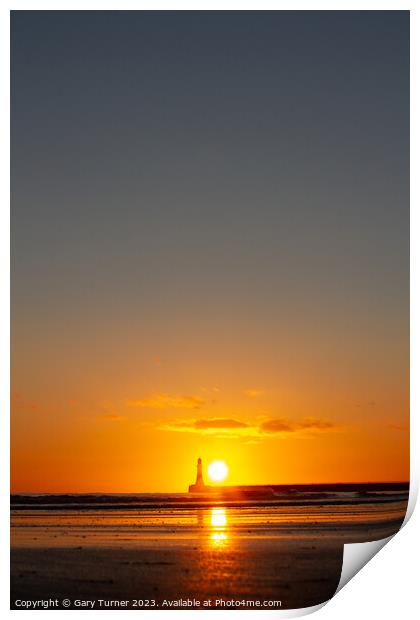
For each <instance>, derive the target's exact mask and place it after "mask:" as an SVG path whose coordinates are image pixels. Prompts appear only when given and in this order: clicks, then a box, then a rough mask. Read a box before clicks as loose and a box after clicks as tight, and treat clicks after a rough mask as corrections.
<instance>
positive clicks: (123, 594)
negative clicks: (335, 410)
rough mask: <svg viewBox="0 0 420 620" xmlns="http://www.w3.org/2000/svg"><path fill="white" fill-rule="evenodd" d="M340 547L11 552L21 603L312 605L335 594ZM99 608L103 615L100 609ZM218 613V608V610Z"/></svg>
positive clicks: (285, 544)
mask: <svg viewBox="0 0 420 620" xmlns="http://www.w3.org/2000/svg"><path fill="white" fill-rule="evenodd" d="M341 563H342V545H337V544H333V543H325V542H324V543H322V544H320V543H319V540H318V541H317V540H311V539H306V540H303V541H300V542H289V541H287V540H275V539H266V540H258V539H257V540H256V539H250V540H241V541H240V544H236V545H232V546H230V545H229V546H223V545H220V546H215V547H212V546H209V545H204V544H194V543H190V542H188V544H175V545H172V544H171V545H165V544H164V543H162V544H160V545H159V547H157V546H156V545H154V546H150V547H147V546H143V545H142V546H141V547H137V548H125V547H123V548H115V547H114V548H108V549H98V548H91V547H86V548H83V547H82V548H66V549H62V548H50V549H43V548H32V549H15V550H13V551H12V584H13V587H12V607H15V601H16V600H17V599H47V598H50V597H52V598H58V599H60V600H61V599H64V598H69V599H71V600H72V601H74V599H99V598H103V599H116V600H122V599H126V600H129V601H130V603H131V600H132V599H152V600H154V601H156V606H157V607H161V606H162V603H163V600H164V599H166V600H176V599H179V598H180V597H182V598H183V599H185V598H187V597H190V598H191V599H193V598H195V599H198V600H200V601H204V599H209V598H210V599H212V600H213V601H216V599H220V598H224V599H231V598H233V599H235V600H237V599H242V598H245V599H252V600H255V599H256V598H257V599H259V600H261V601H263V600H271V601H272V600H275V599H276V600H280V601H281V602H282V608H286V607H305V606H309V605H315V604H317V603H320V602H322V601H325V600H327V599H328V598H330V597H331V596H332V595H333V594H334V592H335V589H336V587H337V584H338V581H339V578H340V573H341ZM96 608H98V607H96ZM213 608H214V607H213Z"/></svg>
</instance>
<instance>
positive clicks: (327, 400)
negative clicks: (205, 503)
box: [11, 324, 409, 493]
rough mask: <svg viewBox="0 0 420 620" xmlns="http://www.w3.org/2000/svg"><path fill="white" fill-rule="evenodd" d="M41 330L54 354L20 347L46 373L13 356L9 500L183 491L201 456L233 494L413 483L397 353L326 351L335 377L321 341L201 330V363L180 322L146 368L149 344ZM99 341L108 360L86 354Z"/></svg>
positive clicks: (152, 347)
mask: <svg viewBox="0 0 420 620" xmlns="http://www.w3.org/2000/svg"><path fill="white" fill-rule="evenodd" d="M115 329H117V328H115ZM120 329H121V328H120ZM302 329H303V327H302ZM49 330H50V332H51V333H50V334H49V338H48V342H49V343H54V346H52V345H51V344H50V346H48V345H47V344H46V343H47V341H44V340H43V338H42V336H39V337H36V336H33V341H31V343H30V344H31V347H34V351H37V350H42V351H43V359H42V364H37V363H36V356H35V357H33V359H32V358H31V356H30V355H29V353H28V347H27V346H26V343H24V345H25V346H23V345H22V346H23V349H22V350H20V351H19V350H17V351H16V352H15V359H16V360H18V362H16V364H15V366H16V368H15V379H14V382H13V394H12V418H11V422H12V481H11V488H12V492H15V493H17V492H34V493H37V492H50V493H66V492H70V493H77V492H83V493H89V492H93V493H94V492H114V493H135V492H157V491H162V492H185V491H186V490H187V489H188V485H189V484H191V483H193V482H194V481H195V475H196V469H195V468H196V463H197V458H198V457H199V456H201V457H202V459H203V470H204V472H205V473H206V472H207V467H208V465H209V464H210V463H212V462H213V461H219V460H222V461H225V462H227V463H228V464H229V478H228V479H229V484H230V485H238V484H288V483H290V484H296V483H317V482H319V483H321V482H363V481H365V482H367V481H400V480H401V481H403V480H408V479H409V427H408V423H409V419H408V383H407V382H406V377H407V376H408V374H407V373H406V368H405V362H404V360H405V352H403V351H401V352H400V360H399V361H397V360H396V357H395V358H394V359H395V364H390V363H388V361H387V359H389V358H390V357H391V356H389V355H388V356H387V355H385V352H384V354H383V356H382V357H380V356H379V355H378V357H377V359H376V358H375V362H374V361H371V360H369V358H366V359H362V358H360V359H359V357H357V356H354V359H353V357H352V355H351V351H352V346H353V343H351V342H349V341H346V335H345V334H344V335H343V338H342V340H341V341H340V343H339V347H338V348H336V349H334V351H333V344H331V343H330V345H329V346H330V349H331V350H330V355H331V356H332V357H334V359H335V361H336V363H335V364H334V367H331V366H330V364H329V360H328V358H327V357H326V356H324V354H323V347H324V348H325V347H326V344H325V342H324V343H323V344H321V343H320V342H318V337H314V336H312V337H311V336H310V335H309V334H308V335H307V339H308V342H310V344H311V346H309V345H308V344H307V343H305V346H304V345H303V344H302V343H300V342H299V340H297V339H295V340H293V342H288V341H287V334H284V335H283V336H284V337H283V340H282V342H281V343H280V342H276V339H275V338H274V337H273V338H271V340H270V343H269V342H267V341H266V340H264V338H263V334H262V333H261V339H262V341H261V342H258V339H257V338H256V337H254V338H251V333H250V332H249V331H248V328H247V329H246V330H245V331H242V330H239V333H238V334H237V335H236V336H235V339H232V338H230V337H229V335H228V334H222V336H223V338H224V339H225V340H224V341H223V339H221V337H219V340H218V341H217V339H216V336H215V335H214V334H213V333H212V329H210V330H209V333H208V334H207V340H206V355H205V357H204V358H203V359H201V360H199V361H197V360H196V349H195V348H194V347H193V346H192V343H194V342H198V341H199V340H200V334H201V325H200V329H198V327H197V329H196V330H195V329H193V328H192V326H191V325H190V326H189V330H190V332H191V333H190V335H189V337H188V339H187V336H186V333H185V332H184V331H183V330H181V328H179V334H178V337H177V338H175V337H174V336H172V337H173V342H172V343H171V352H172V355H173V359H171V354H170V352H169V350H167V352H166V354H165V355H163V354H162V355H161V358H162V361H161V363H160V364H159V365H156V364H155V362H154V359H155V356H156V353H155V351H156V348H157V350H159V347H158V346H157V345H158V344H159V343H157V344H156V342H153V343H151V344H149V345H148V349H149V350H147V335H146V334H144V333H143V334H142V336H143V337H144V339H145V341H144V342H143V348H144V350H143V349H140V345H141V342H140V341H138V342H137V343H136V341H135V340H133V341H132V340H131V339H130V338H129V335H128V334H126V337H123V335H122V334H121V333H120V336H119V338H120V339H119V341H118V342H117V341H114V336H113V334H114V331H113V329H112V328H109V329H107V330H105V328H104V331H103V330H102V328H101V326H100V324H98V325H96V328H95V330H96V331H95V332H94V333H93V334H91V335H89V334H88V333H86V332H82V333H80V334H79V335H78V339H77V338H76V336H75V335H74V334H72V333H71V330H69V333H66V332H64V331H63V330H62V329H61V324H60V326H58V325H57V327H56V329H55V328H54V326H53V325H51V326H50V327H49ZM34 333H35V332H34ZM165 336H167V337H168V338H169V335H168V334H166V335H165V334H163V335H162V338H164V337H165ZM72 337H73V338H74V341H75V342H74V343H72ZM107 339H108V340H107ZM214 340H216V342H213V341H214ZM80 341H82V342H83V343H84V348H83V351H84V355H81V353H80V350H79V346H78V343H79V342H80ZM102 341H103V342H107V347H108V349H109V350H112V352H113V353H112V356H109V357H107V355H106V354H105V353H106V352H105V349H104V350H103V351H102V350H99V349H98V350H96V348H95V347H98V344H97V343H98V342H102ZM187 342H189V343H190V346H189V347H187V345H186V343H187ZM245 343H246V347H247V355H245V351H244V347H245ZM58 344H59V345H60V347H61V350H63V351H65V352H66V353H65V359H62V363H61V364H59V363H58V358H57V355H58V353H57V346H58ZM161 344H162V343H161ZM136 346H138V347H139V350H141V351H142V353H141V355H140V354H139V356H138V358H135V357H133V355H129V351H130V349H133V350H135V348H136ZM308 348H309V349H310V350H311V355H310V356H309V355H307V354H306V351H307V349H308ZM16 349H18V347H17V346H16ZM280 350H281V355H280V353H276V352H279V351H280ZM317 350H318V353H316V351H317ZM267 351H271V353H270V355H271V357H268V353H267ZM286 351H288V352H289V353H288V354H286ZM152 353H153V354H152ZM233 359H235V367H234V369H233V367H232V360H233ZM134 362H135V363H134ZM396 368H399V369H400V371H399V372H396ZM206 377H207V381H205V378H206ZM373 447H374V449H373Z"/></svg>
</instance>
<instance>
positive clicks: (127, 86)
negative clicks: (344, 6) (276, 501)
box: [11, 11, 409, 492]
mask: <svg viewBox="0 0 420 620" xmlns="http://www.w3.org/2000/svg"><path fill="white" fill-rule="evenodd" d="M11 22H12V67H11V72H12V244H13V250H12V252H13V253H12V279H13V284H12V302H13V306H12V378H13V382H12V401H13V404H12V490H13V491H46V492H47V491H73V492H76V491H115V492H118V491H121V492H125V491H154V490H155V491H184V490H185V489H186V487H187V485H188V484H189V483H190V482H192V481H193V478H194V468H195V461H196V458H197V457H198V456H201V457H202V458H203V459H204V460H205V462H209V461H211V460H213V459H223V460H225V461H226V462H227V463H228V465H229V468H230V475H229V478H228V482H230V483H232V484H236V483H244V484H247V483H248V484H252V483H283V482H284V483H288V482H292V483H293V482H322V481H324V482H326V481H362V480H371V481H372V480H403V479H407V478H408V476H409V454H408V450H409V433H408V415H409V413H408V364H409V359H408V355H409V331H408V330H409V323H408V321H409V297H408V295H409V12H408V11H406V12H404V11H401V12H399V11H389V12H384V11H378V12H369V11H366V12H348V11H339V12H305V11H303V12H302V11H299V12H293V11H292V12H230V11H229V12H217V11H215V12H206V11H204V12H141V11H139V12H105V11H104V12H91V11H81V12H79V11H73V12H67V11H58V12H49V11H38V12H30V11H18V12H12V18H11Z"/></svg>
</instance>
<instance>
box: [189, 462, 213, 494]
mask: <svg viewBox="0 0 420 620" xmlns="http://www.w3.org/2000/svg"><path fill="white" fill-rule="evenodd" d="M207 488H208V487H207V486H206V485H205V484H204V480H203V462H202V460H201V459H200V458H199V459H198V461H197V478H196V480H195V484H190V486H189V487H188V492H189V493H204V492H205V491H206V490H207Z"/></svg>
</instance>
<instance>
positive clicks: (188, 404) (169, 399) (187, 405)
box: [127, 394, 206, 409]
mask: <svg viewBox="0 0 420 620" xmlns="http://www.w3.org/2000/svg"><path fill="white" fill-rule="evenodd" d="M205 404H206V401H205V400H204V399H203V398H200V396H171V395H170V394H153V395H152V396H149V398H144V399H140V400H129V401H127V405H128V406H129V407H141V408H144V409H200V408H201V407H203V406H204V405H205Z"/></svg>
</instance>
